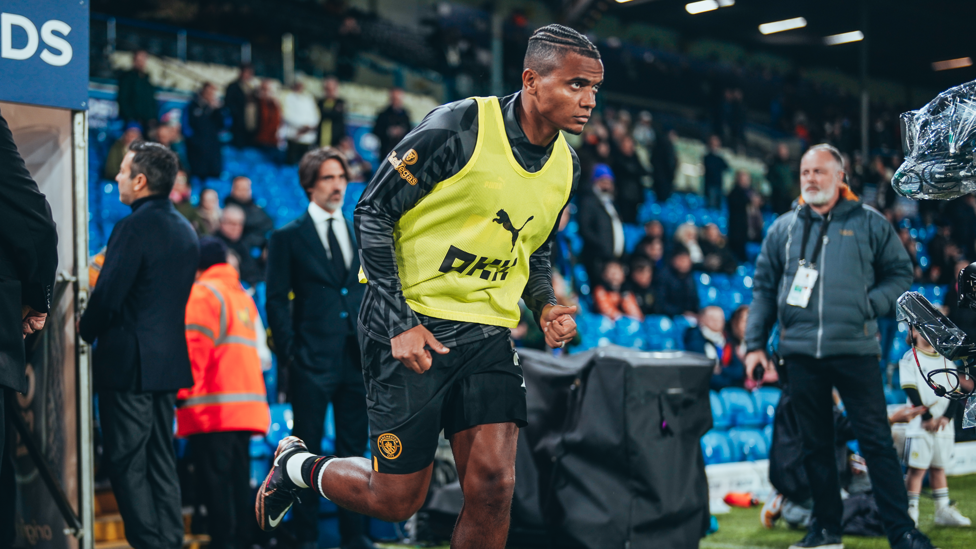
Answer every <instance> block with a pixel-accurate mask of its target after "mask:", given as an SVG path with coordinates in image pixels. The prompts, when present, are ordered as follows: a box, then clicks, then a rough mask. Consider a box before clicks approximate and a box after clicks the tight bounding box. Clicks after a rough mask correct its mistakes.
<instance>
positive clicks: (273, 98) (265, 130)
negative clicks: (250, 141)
mask: <svg viewBox="0 0 976 549" xmlns="http://www.w3.org/2000/svg"><path fill="white" fill-rule="evenodd" d="M274 86H275V83H274V80H270V79H269V80H262V81H261V86H260V87H259V88H258V92H257V108H258V126H257V132H256V133H255V134H254V144H255V145H257V146H258V147H259V148H261V149H262V150H264V151H265V152H266V153H269V154H270V155H271V156H272V157H273V158H274V159H277V158H278V150H279V149H278V142H279V140H278V132H279V130H280V129H281V103H280V102H279V101H278V96H277V95H276V94H275V87H274ZM278 161H279V162H280V160H278Z"/></svg>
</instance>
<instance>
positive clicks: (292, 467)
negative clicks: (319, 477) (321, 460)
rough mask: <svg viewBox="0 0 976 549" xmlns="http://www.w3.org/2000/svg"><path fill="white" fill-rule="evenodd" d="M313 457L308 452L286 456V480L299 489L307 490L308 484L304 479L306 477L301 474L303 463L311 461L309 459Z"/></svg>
mask: <svg viewBox="0 0 976 549" xmlns="http://www.w3.org/2000/svg"><path fill="white" fill-rule="evenodd" d="M314 457H315V456H314V455H312V454H310V453H308V452H300V453H297V454H292V455H290V456H288V459H287V460H286V461H285V472H286V473H287V474H288V478H289V479H291V481H292V482H294V483H295V485H296V486H298V487H299V488H308V483H306V482H305V479H306V478H308V477H306V476H305V475H303V474H302V470H303V469H304V467H305V463H306V462H308V461H311V458H314Z"/></svg>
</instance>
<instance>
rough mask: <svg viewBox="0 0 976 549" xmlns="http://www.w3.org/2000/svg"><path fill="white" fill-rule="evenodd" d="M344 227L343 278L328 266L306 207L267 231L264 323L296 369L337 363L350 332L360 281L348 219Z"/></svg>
mask: <svg viewBox="0 0 976 549" xmlns="http://www.w3.org/2000/svg"><path fill="white" fill-rule="evenodd" d="M346 228H347V230H348V231H349V238H350V241H351V243H352V248H353V251H354V253H353V258H352V262H351V263H350V266H349V272H348V273H347V274H346V276H345V277H341V276H340V273H336V272H335V270H334V269H333V268H332V265H331V263H330V262H329V256H328V253H327V252H326V251H325V246H324V245H323V244H322V240H321V239H320V238H319V234H318V232H317V231H316V230H315V223H314V222H313V221H312V217H311V216H310V215H309V214H308V212H305V214H303V215H302V216H301V217H299V218H298V219H296V220H294V221H292V222H291V223H289V224H287V225H285V226H284V227H282V228H280V229H278V230H277V231H275V232H273V233H272V234H271V242H270V244H269V246H268V277H267V292H268V293H267V311H268V327H269V328H270V329H271V337H272V339H273V341H274V345H275V352H276V353H278V358H279V359H282V360H284V361H292V363H294V364H295V365H296V366H297V367H299V368H308V369H311V370H319V371H322V370H328V369H331V368H338V367H339V366H340V365H341V361H342V359H343V357H344V356H345V345H346V342H347V339H348V337H349V336H351V335H355V333H356V319H357V318H358V317H359V307H360V304H361V303H362V301H363V294H364V293H365V284H360V283H359V276H358V273H359V266H360V263H359V255H358V254H357V253H355V250H356V249H357V247H358V246H357V244H356V236H355V232H354V231H353V229H352V223H350V222H349V221H348V220H346ZM291 292H294V296H295V297H294V300H293V301H291V303H289V293H291ZM289 305H290V307H289Z"/></svg>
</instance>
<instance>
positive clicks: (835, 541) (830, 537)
mask: <svg viewBox="0 0 976 549" xmlns="http://www.w3.org/2000/svg"><path fill="white" fill-rule="evenodd" d="M813 547H815V548H816V549H844V543H843V541H841V537H840V535H839V534H831V533H830V532H828V531H827V529H826V528H820V527H819V526H817V525H815V524H814V525H812V526H811V527H810V530H809V531H808V532H807V535H806V537H805V538H803V540H801V541H799V542H797V543H794V544H793V545H790V549H811V548H813Z"/></svg>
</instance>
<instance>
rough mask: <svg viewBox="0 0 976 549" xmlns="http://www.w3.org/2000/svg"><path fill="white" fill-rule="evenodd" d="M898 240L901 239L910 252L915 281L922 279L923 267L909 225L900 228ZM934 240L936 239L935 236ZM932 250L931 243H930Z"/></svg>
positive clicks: (906, 249)
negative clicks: (919, 261)
mask: <svg viewBox="0 0 976 549" xmlns="http://www.w3.org/2000/svg"><path fill="white" fill-rule="evenodd" d="M898 240H900V241H901V245H902V247H903V248H905V251H906V252H908V257H909V258H911V260H912V271H913V273H914V279H915V281H919V280H921V279H922V267H921V266H920V265H919V264H918V249H917V248H916V246H915V244H916V243H915V239H914V238H912V233H911V231H909V229H908V227H901V228H899V229H898ZM933 240H935V239H934V238H933ZM929 246H930V247H929V249H930V250H931V244H930V245H929Z"/></svg>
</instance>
